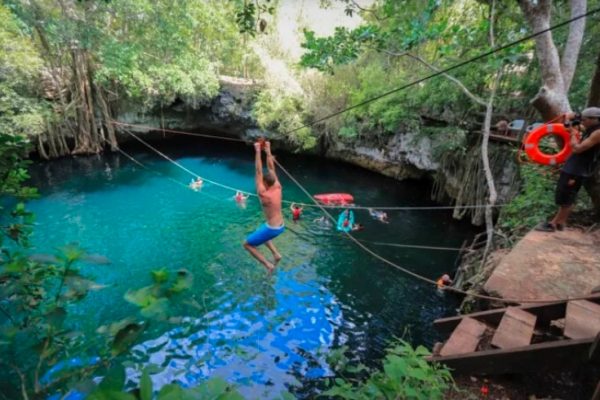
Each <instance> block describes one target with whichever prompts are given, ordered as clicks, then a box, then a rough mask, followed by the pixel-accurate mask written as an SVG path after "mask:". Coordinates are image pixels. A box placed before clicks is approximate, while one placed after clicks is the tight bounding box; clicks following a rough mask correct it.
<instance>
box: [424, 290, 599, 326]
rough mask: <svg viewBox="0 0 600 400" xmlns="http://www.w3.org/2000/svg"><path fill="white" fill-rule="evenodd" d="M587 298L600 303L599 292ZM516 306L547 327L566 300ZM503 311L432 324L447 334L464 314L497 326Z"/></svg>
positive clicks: (565, 305)
mask: <svg viewBox="0 0 600 400" xmlns="http://www.w3.org/2000/svg"><path fill="white" fill-rule="evenodd" d="M588 300H590V301H592V302H594V303H600V294H598V293H596V294H593V295H590V297H589V298H588ZM517 308H520V309H522V310H526V311H527V312H529V313H531V314H533V315H535V316H536V317H537V325H538V327H540V326H541V327H547V326H548V325H549V324H550V321H552V320H555V319H559V318H562V317H564V316H565V312H566V308H567V302H566V301H560V302H558V301H557V302H552V303H544V304H533V305H532V304H529V305H525V306H518V307H517ZM505 311H506V308H498V309H495V310H488V311H480V312H476V313H472V314H465V315H458V316H455V317H447V318H440V319H436V320H435V321H434V322H433V325H434V326H435V328H436V329H437V330H438V331H439V332H442V333H446V334H449V333H450V332H452V331H453V330H454V329H455V328H456V327H457V326H458V324H459V323H460V321H461V320H462V319H463V318H464V317H465V316H468V317H471V318H474V319H476V320H478V321H482V322H485V323H486V324H488V325H493V326H498V324H499V323H500V320H501V319H502V316H503V315H504V312H505Z"/></svg>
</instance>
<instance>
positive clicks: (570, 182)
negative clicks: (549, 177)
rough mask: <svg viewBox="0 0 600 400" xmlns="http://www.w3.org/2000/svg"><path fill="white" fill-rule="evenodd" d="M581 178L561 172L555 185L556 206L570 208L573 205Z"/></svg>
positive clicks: (582, 178)
mask: <svg viewBox="0 0 600 400" xmlns="http://www.w3.org/2000/svg"><path fill="white" fill-rule="evenodd" d="M584 179H585V178H584V177H583V176H577V175H571V174H568V173H566V172H561V173H560V177H559V178H558V183H557V184H556V194H555V197H554V199H555V200H554V201H555V202H556V205H558V206H572V205H573V204H575V199H576V198H577V193H578V192H579V189H581V185H583V180H584Z"/></svg>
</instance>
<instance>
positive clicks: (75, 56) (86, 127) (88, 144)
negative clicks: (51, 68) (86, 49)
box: [71, 46, 93, 154]
mask: <svg viewBox="0 0 600 400" xmlns="http://www.w3.org/2000/svg"><path fill="white" fill-rule="evenodd" d="M71 61H72V63H73V64H72V68H73V92H74V94H75V99H74V101H75V104H76V105H75V109H76V114H77V125H78V127H79V130H78V132H77V134H76V135H75V149H73V151H72V154H90V153H93V148H92V132H91V130H92V125H91V118H90V112H91V111H90V109H89V107H88V93H87V90H86V80H87V76H86V73H85V65H84V63H85V61H84V60H83V56H82V51H81V49H79V48H78V47H76V46H73V47H72V48H71Z"/></svg>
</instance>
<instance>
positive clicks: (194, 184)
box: [189, 177, 204, 191]
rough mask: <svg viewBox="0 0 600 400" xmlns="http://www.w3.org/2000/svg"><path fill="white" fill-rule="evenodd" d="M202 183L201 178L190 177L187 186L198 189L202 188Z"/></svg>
mask: <svg viewBox="0 0 600 400" xmlns="http://www.w3.org/2000/svg"><path fill="white" fill-rule="evenodd" d="M203 183H204V181H203V180H202V178H200V177H197V178H196V179H192V181H191V182H190V185H189V186H190V189H192V190H195V191H198V190H200V189H201V188H202V184H203Z"/></svg>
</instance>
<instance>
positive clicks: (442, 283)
mask: <svg viewBox="0 0 600 400" xmlns="http://www.w3.org/2000/svg"><path fill="white" fill-rule="evenodd" d="M436 284H437V287H438V289H443V288H444V287H446V286H447V285H452V279H450V275H448V274H444V275H442V276H440V278H439V279H438V280H437V281H436Z"/></svg>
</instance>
